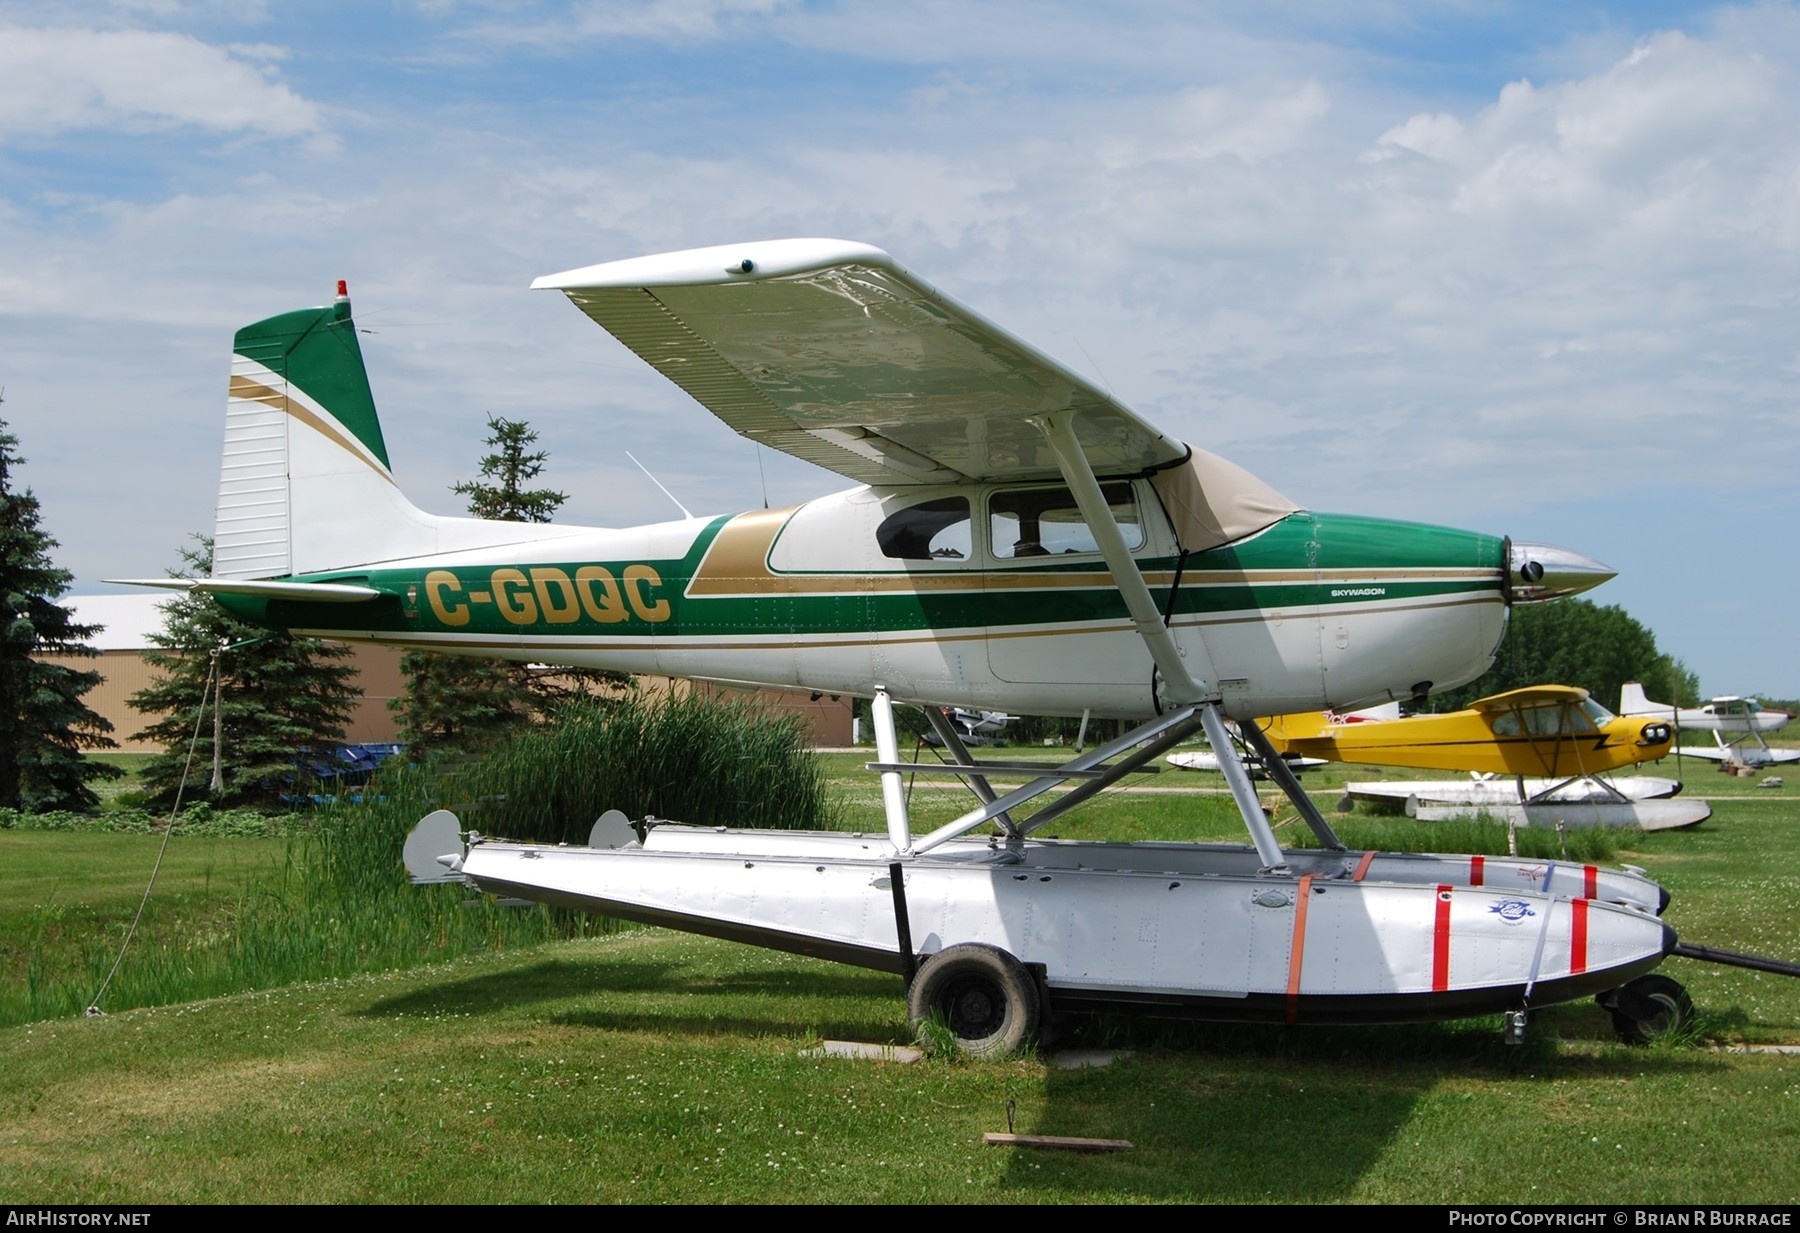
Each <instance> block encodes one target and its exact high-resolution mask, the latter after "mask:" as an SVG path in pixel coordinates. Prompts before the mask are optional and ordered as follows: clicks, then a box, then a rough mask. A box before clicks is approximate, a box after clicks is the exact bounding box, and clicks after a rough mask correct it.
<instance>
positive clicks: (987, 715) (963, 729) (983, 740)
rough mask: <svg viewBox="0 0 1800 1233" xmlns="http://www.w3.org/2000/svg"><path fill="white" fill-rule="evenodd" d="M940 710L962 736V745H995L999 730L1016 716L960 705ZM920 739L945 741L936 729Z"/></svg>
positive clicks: (942, 742)
mask: <svg viewBox="0 0 1800 1233" xmlns="http://www.w3.org/2000/svg"><path fill="white" fill-rule="evenodd" d="M941 711H942V714H943V715H944V716H945V717H946V718H947V719H949V721H950V722H951V723H952V724H954V725H955V727H956V733H957V735H958V736H960V737H961V738H962V743H963V744H964V745H997V744H999V743H1000V730H1001V729H1002V728H1004V727H1006V725H1007V724H1009V723H1011V722H1012V721H1013V720H1014V719H1016V718H1018V716H1016V715H1008V714H1007V713H1006V712H1005V711H977V710H971V709H970V708H968V707H962V706H951V707H944V708H941ZM922 739H923V740H924V742H925V743H926V744H927V745H943V744H944V743H945V741H944V738H943V737H942V736H939V735H938V734H937V732H936V731H932V732H927V733H925V735H924V737H923V738H922Z"/></svg>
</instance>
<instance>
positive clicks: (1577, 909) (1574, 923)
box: [1569, 899, 1588, 976]
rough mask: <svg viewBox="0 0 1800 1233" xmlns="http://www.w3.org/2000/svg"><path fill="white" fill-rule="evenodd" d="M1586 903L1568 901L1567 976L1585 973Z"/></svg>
mask: <svg viewBox="0 0 1800 1233" xmlns="http://www.w3.org/2000/svg"><path fill="white" fill-rule="evenodd" d="M1587 930H1588V901H1587V900H1585V899H1571V900H1570V901H1569V975H1571V976H1574V975H1576V974H1578V973H1581V972H1585V971H1587Z"/></svg>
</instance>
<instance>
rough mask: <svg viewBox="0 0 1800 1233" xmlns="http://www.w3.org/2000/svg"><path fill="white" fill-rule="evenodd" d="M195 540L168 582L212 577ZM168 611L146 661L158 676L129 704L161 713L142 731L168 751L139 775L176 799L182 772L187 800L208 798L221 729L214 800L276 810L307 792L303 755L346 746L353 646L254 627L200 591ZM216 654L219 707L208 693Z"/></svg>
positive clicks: (207, 549)
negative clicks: (287, 797) (296, 794)
mask: <svg viewBox="0 0 1800 1233" xmlns="http://www.w3.org/2000/svg"><path fill="white" fill-rule="evenodd" d="M195 538H196V540H197V541H198V544H199V547H198V548H194V549H183V550H182V551H181V559H182V568H181V569H180V570H179V571H176V572H172V573H171V577H206V576H207V575H209V574H211V573H212V541H211V540H209V539H206V538H204V537H200V536H196V537H195ZM164 611H165V612H166V614H167V617H166V619H165V621H164V624H163V632H162V633H160V634H157V635H154V636H153V637H152V638H151V641H152V642H153V643H154V644H155V645H156V646H157V647H158V648H160V649H159V650H157V651H154V652H151V653H150V654H147V655H146V656H145V659H147V660H148V661H149V662H150V663H151V664H152V665H153V666H154V667H156V668H158V669H160V670H161V672H162V678H161V679H160V680H159V681H158V682H157V683H156V684H154V685H152V686H150V687H149V688H148V689H145V690H141V691H140V692H138V693H136V694H133V695H132V698H131V705H132V706H133V707H134V708H135V709H137V710H139V711H144V712H146V713H149V714H154V715H157V716H158V717H159V718H157V720H156V721H155V722H154V723H152V724H150V725H149V726H148V727H146V728H145V729H144V731H143V734H142V735H145V736H149V737H151V738H152V739H154V740H155V741H157V743H159V744H160V745H162V747H163V752H162V753H161V754H159V755H157V757H156V759H155V760H154V761H153V762H152V763H151V764H150V766H149V767H148V768H147V769H146V770H145V771H144V772H143V776H142V778H143V780H144V782H145V784H146V786H147V787H148V788H149V789H150V791H151V792H152V793H154V794H155V795H156V796H158V797H159V798H161V799H165V800H166V799H170V798H172V797H173V796H174V795H175V791H176V788H177V787H178V786H179V785H180V784H181V782H182V779H183V776H184V775H185V776H186V777H187V781H188V787H187V798H188V799H194V798H195V797H196V796H197V795H200V794H202V793H204V791H205V789H206V788H207V786H208V785H209V784H210V783H211V782H212V774H213V766H214V753H215V750H214V740H213V737H214V732H215V731H217V732H218V734H219V737H220V739H219V741H218V749H217V755H218V758H217V765H218V768H219V771H220V776H219V779H220V782H219V784H218V786H217V788H216V790H214V791H213V793H212V798H211V799H212V800H214V801H215V802H218V803H220V804H225V805H243V804H274V803H276V802H278V801H279V800H280V798H281V797H282V796H284V795H289V794H292V793H294V792H296V791H300V792H304V791H306V790H307V785H306V784H305V783H304V779H305V774H304V770H303V764H304V759H305V752H306V751H309V750H315V751H323V750H326V749H329V748H331V747H332V746H334V745H337V744H339V743H341V742H342V741H343V739H344V721H345V720H347V719H348V718H349V717H350V713H351V711H352V709H353V708H354V706H355V704H356V699H357V697H358V692H359V691H358V688H357V683H356V675H357V674H356V669H355V667H354V666H352V665H350V664H347V663H345V662H344V660H346V659H347V658H349V656H350V650H349V648H348V647H344V646H340V645H337V644H334V643H329V642H321V641H319V640H318V639H316V638H295V637H293V636H292V635H290V634H285V633H273V632H271V631H269V630H266V629H263V628H261V627H260V626H256V625H251V624H248V623H247V622H244V621H240V620H238V619H237V618H236V617H234V616H232V615H231V614H230V613H229V612H227V611H226V610H225V609H224V608H223V607H221V606H220V605H219V604H218V603H216V602H215V601H214V600H213V599H212V598H211V597H210V596H207V595H204V594H200V593H197V592H192V591H190V592H186V593H183V594H182V595H180V596H179V597H177V598H175V599H173V600H170V601H168V602H167V603H166V604H165V605H164ZM215 652H217V653H218V654H217V658H218V673H219V684H218V700H217V702H216V703H214V702H213V701H212V700H211V699H210V698H209V697H208V694H207V685H208V681H209V680H210V678H211V674H212V671H213V659H214V653H215ZM203 704H204V705H203ZM215 707H216V709H215ZM196 730H197V731H198V739H197V740H196V739H195V733H196ZM190 745H191V746H192V750H193V753H192V759H191V763H190V757H189V749H190Z"/></svg>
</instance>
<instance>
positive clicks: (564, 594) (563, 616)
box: [531, 569, 581, 625]
mask: <svg viewBox="0 0 1800 1233" xmlns="http://www.w3.org/2000/svg"><path fill="white" fill-rule="evenodd" d="M531 589H532V592H533V593H534V594H535V595H536V596H537V602H538V607H539V609H540V610H542V612H543V614H544V619H545V620H546V621H548V622H550V624H552V625H567V624H569V622H571V621H579V620H580V619H581V601H580V600H579V599H577V598H575V584H574V583H573V582H570V581H569V575H567V574H565V573H564V572H563V571H562V570H560V569H534V570H532V571H531Z"/></svg>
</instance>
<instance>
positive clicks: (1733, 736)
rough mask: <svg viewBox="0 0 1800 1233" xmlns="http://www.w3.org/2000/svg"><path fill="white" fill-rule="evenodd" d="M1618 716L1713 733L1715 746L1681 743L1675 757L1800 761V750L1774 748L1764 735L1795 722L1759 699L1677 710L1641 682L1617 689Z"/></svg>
mask: <svg viewBox="0 0 1800 1233" xmlns="http://www.w3.org/2000/svg"><path fill="white" fill-rule="evenodd" d="M1619 714H1621V715H1632V716H1645V717H1648V718H1651V719H1663V720H1667V721H1668V722H1669V723H1672V724H1674V725H1675V726H1676V727H1677V728H1686V729H1688V730H1690V731H1694V732H1710V733H1712V734H1713V742H1714V744H1713V747H1712V748H1710V749H1708V748H1707V747H1706V746H1704V745H1683V746H1681V747H1679V748H1678V749H1674V750H1671V751H1670V752H1671V753H1678V754H1680V755H1681V756H1682V757H1686V758H1705V759H1706V760H1707V761H1709V762H1726V763H1732V762H1735V763H1739V764H1741V765H1743V766H1778V765H1782V764H1785V763H1789V762H1800V749H1774V748H1771V747H1770V745H1769V742H1768V739H1767V736H1766V734H1767V733H1770V732H1775V731H1777V730H1779V729H1781V728H1784V727H1786V726H1787V725H1788V723H1789V722H1790V721H1792V719H1793V718H1794V717H1793V716H1792V715H1790V714H1788V713H1787V712H1786V711H1777V710H1774V709H1773V708H1771V707H1766V706H1764V705H1763V704H1762V703H1760V702H1758V701H1757V700H1756V699H1755V698H1740V697H1738V696H1737V695H1736V694H1721V695H1720V696H1719V697H1717V698H1714V699H1713V700H1712V701H1711V702H1708V703H1707V704H1706V705H1704V706H1695V707H1687V706H1682V707H1677V706H1670V705H1669V704H1668V703H1666V702H1652V701H1651V700H1650V699H1649V698H1648V697H1646V696H1645V694H1644V687H1643V685H1641V684H1640V683H1638V682H1637V681H1626V682H1625V684H1624V685H1622V686H1621V687H1620V688H1619Z"/></svg>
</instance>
